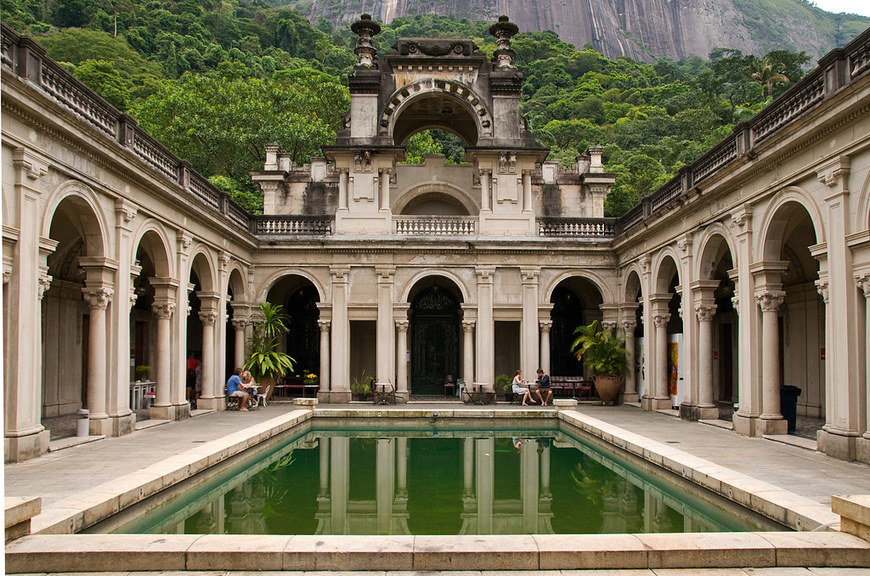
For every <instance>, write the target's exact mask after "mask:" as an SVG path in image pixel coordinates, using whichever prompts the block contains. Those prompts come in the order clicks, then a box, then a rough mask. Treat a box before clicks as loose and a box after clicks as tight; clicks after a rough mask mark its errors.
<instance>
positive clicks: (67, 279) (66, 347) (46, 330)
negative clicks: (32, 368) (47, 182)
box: [40, 195, 107, 437]
mask: <svg viewBox="0 0 870 576" xmlns="http://www.w3.org/2000/svg"><path fill="white" fill-rule="evenodd" d="M100 230H101V227H100V225H99V221H98V218H97V215H96V214H95V213H94V210H93V208H92V207H91V206H90V205H89V204H88V202H86V201H85V199H84V198H83V197H81V196H77V195H70V196H67V197H66V198H64V199H63V200H62V201H61V202H60V203H59V204H58V207H57V209H56V210H55V213H54V215H53V216H52V220H51V227H50V232H49V237H50V238H51V239H52V240H54V241H55V242H57V247H56V249H55V250H54V252H53V253H52V254H50V255H49V257H48V262H47V263H48V274H49V275H50V276H51V278H52V280H51V285H50V287H49V288H48V290H46V292H45V294H44V295H43V298H42V323H43V328H42V334H43V349H42V363H43V366H42V382H41V383H40V385H41V387H42V418H53V417H57V416H64V415H67V414H73V413H75V411H76V410H77V409H79V408H82V407H89V400H91V401H93V400H95V399H94V398H89V395H88V372H89V370H90V369H91V368H93V367H92V366H91V365H90V362H91V361H93V359H94V354H93V352H96V353H97V357H103V358H105V355H106V353H105V352H102V353H100V351H99V350H92V349H91V348H92V347H97V348H103V349H105V346H106V345H107V342H105V341H103V342H93V341H92V338H91V333H90V316H91V314H92V310H91V307H90V306H89V304H88V302H87V301H86V299H85V298H84V297H83V293H84V291H85V290H86V289H90V288H95V287H96V286H92V285H91V284H94V283H93V282H88V280H89V273H88V271H87V270H86V268H87V267H88V266H86V265H85V262H86V261H87V260H88V259H93V258H94V257H99V256H102V255H103V238H102V236H101V234H100ZM102 313H103V314H105V306H103V310H102ZM102 386H103V387H105V386H106V382H103V383H102ZM105 394H106V390H105V389H103V390H102V392H101V395H102V406H95V408H96V410H97V412H100V413H102V414H103V416H104V417H105V412H106V405H105ZM58 423H60V422H58ZM46 427H48V428H49V429H50V430H51V432H52V437H58V436H65V435H68V434H71V433H73V432H74V431H73V430H72V429H71V428H69V429H68V428H67V427H60V428H58V427H56V426H55V425H54V424H52V425H51V426H46Z"/></svg>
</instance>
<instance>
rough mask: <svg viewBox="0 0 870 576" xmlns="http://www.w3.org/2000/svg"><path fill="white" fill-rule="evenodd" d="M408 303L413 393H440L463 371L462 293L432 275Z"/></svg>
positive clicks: (411, 388) (411, 385) (445, 279)
mask: <svg viewBox="0 0 870 576" xmlns="http://www.w3.org/2000/svg"><path fill="white" fill-rule="evenodd" d="M409 300H410V303H411V309H410V313H409V319H410V324H409V327H408V330H409V336H410V351H411V367H410V368H411V370H410V376H411V382H410V392H411V394H412V395H417V396H419V395H433V394H441V393H442V392H443V391H444V383H445V382H446V381H447V380H448V379H455V378H456V377H457V376H458V375H459V374H460V369H461V364H460V358H461V357H462V350H461V343H460V338H459V332H460V331H459V325H460V321H461V316H462V315H461V309H460V305H461V302H462V297H461V294H460V291H459V289H458V288H457V287H456V285H455V284H454V283H453V282H452V281H451V280H449V279H447V278H445V277H443V276H430V277H428V278H424V279H423V280H420V281H419V282H418V283H417V284H416V285H415V286H414V289H413V290H412V291H411V294H410V297H409Z"/></svg>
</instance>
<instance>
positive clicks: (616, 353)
mask: <svg viewBox="0 0 870 576" xmlns="http://www.w3.org/2000/svg"><path fill="white" fill-rule="evenodd" d="M574 336H575V338H574V342H573V343H572V344H571V352H572V353H573V354H574V355H575V356H576V357H577V360H583V361H584V363H585V365H586V367H587V368H589V369H590V370H592V372H594V373H595V375H594V382H595V388H596V390H597V391H598V397H599V398H600V399H601V401H602V402H603V403H604V404H609V403H611V402H615V401H616V398H617V397H618V396H619V388H620V386H621V385H622V377H623V376H624V375H625V371H626V369H627V363H626V360H627V355H628V354H627V351H626V348H625V339H624V338H622V337H621V336H619V335H618V334H617V333H616V329H615V328H614V329H612V330H605V329H603V328H600V327H599V325H598V321H597V320H595V321H593V322H592V323H591V324H589V325H588V326H583V325H580V326H578V327H577V328H576V329H575V330H574Z"/></svg>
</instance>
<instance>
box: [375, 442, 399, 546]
mask: <svg viewBox="0 0 870 576" xmlns="http://www.w3.org/2000/svg"><path fill="white" fill-rule="evenodd" d="M393 442H394V440H393V439H392V438H378V439H377V445H376V448H375V462H376V466H375V506H376V507H377V526H378V528H377V529H378V534H390V533H391V532H390V529H391V527H392V519H393V498H394V496H395V493H396V491H395V481H396V451H395V449H394V448H393Z"/></svg>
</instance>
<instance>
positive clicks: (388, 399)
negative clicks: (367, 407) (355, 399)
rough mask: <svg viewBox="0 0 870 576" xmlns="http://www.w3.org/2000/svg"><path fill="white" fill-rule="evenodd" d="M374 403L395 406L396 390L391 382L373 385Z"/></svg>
mask: <svg viewBox="0 0 870 576" xmlns="http://www.w3.org/2000/svg"><path fill="white" fill-rule="evenodd" d="M372 403H373V404H395V403H396V388H395V387H394V386H393V384H392V382H390V381H389V380H388V381H386V382H375V383H374V384H372Z"/></svg>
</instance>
